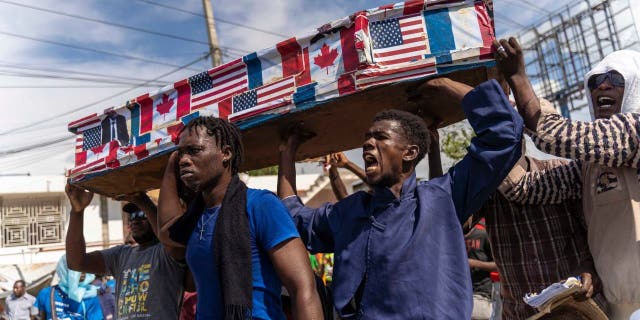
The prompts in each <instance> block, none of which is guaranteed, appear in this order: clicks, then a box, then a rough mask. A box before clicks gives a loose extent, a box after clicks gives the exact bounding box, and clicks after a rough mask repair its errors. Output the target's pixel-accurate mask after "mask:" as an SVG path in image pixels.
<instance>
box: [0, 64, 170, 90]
mask: <svg viewBox="0 0 640 320" xmlns="http://www.w3.org/2000/svg"><path fill="white" fill-rule="evenodd" d="M0 67H5V68H10V69H24V70H34V71H49V72H59V73H64V74H81V75H86V76H95V77H103V78H108V79H120V80H132V81H148V80H149V79H143V78H135V77H126V76H117V75H111V74H104V73H95V72H86V71H77V70H69V69H57V68H49V67H34V66H24V65H18V64H14V63H2V62H0ZM156 82H158V83H162V84H164V85H167V84H169V82H167V81H156Z"/></svg>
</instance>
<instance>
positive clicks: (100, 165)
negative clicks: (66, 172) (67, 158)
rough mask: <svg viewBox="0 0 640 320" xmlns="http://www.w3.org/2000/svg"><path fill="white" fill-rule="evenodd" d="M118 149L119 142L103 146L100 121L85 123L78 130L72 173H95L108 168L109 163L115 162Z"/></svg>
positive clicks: (115, 141)
mask: <svg viewBox="0 0 640 320" xmlns="http://www.w3.org/2000/svg"><path fill="white" fill-rule="evenodd" d="M118 147H119V143H118V141H117V140H114V141H111V142H109V143H106V144H104V145H103V144H102V126H101V125H100V119H95V120H93V121H90V122H88V123H85V124H84V125H83V126H82V127H80V128H78V136H77V137H76V153H75V156H76V157H75V168H73V170H71V171H70V173H71V174H76V173H79V172H82V171H86V172H95V171H99V170H103V169H105V168H107V166H108V165H109V164H108V163H107V162H108V161H113V160H115V155H116V154H117V148H118Z"/></svg>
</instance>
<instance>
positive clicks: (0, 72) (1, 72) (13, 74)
mask: <svg viewBox="0 0 640 320" xmlns="http://www.w3.org/2000/svg"><path fill="white" fill-rule="evenodd" d="M0 75H4V76H9V77H23V78H41V79H57V80H66V81H82V82H93V83H108V84H122V85H128V86H137V85H141V84H140V83H139V82H131V81H122V80H109V79H96V78H83V77H69V76H62V75H54V74H38V73H19V72H6V71H5V70H2V69H0ZM148 85H150V86H164V85H166V84H158V83H156V82H152V83H148Z"/></svg>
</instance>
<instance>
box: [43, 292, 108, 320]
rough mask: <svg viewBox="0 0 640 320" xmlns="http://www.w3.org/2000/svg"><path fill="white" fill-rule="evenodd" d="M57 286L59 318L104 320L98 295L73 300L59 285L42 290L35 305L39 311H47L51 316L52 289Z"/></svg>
mask: <svg viewBox="0 0 640 320" xmlns="http://www.w3.org/2000/svg"><path fill="white" fill-rule="evenodd" d="M52 288H55V290H56V291H55V295H54V297H55V305H56V315H57V316H58V319H59V320H76V319H78V320H82V319H86V320H102V319H103V318H102V309H100V300H99V299H98V296H95V297H91V298H86V299H83V300H82V302H77V301H74V300H71V298H69V296H68V295H67V294H66V293H64V291H62V290H61V289H60V288H58V286H53V287H47V288H44V289H42V290H40V293H38V298H37V299H36V302H35V303H34V306H35V307H36V308H38V310H39V311H45V312H46V314H47V320H49V319H52V316H51V289H52Z"/></svg>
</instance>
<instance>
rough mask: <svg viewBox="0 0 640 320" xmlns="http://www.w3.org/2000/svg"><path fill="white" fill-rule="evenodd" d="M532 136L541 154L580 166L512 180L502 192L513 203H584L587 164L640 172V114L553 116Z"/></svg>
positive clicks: (603, 187)
mask: <svg viewBox="0 0 640 320" xmlns="http://www.w3.org/2000/svg"><path fill="white" fill-rule="evenodd" d="M529 133H530V134H531V138H532V140H533V142H534V143H535V145H536V146H537V147H538V148H539V149H540V150H542V151H544V152H546V153H550V154H553V155H556V156H559V157H565V158H571V159H576V161H573V162H571V163H568V164H566V165H564V166H560V167H556V168H553V169H548V170H545V171H539V172H530V173H527V174H524V175H523V176H522V179H521V180H520V181H513V183H514V184H513V185H511V186H509V187H506V188H504V189H503V190H501V191H502V192H503V193H504V194H505V196H506V197H507V198H508V199H509V200H511V201H515V202H518V203H523V204H549V203H562V202H563V201H565V200H571V199H580V198H581V197H582V192H583V190H582V182H583V177H582V173H583V165H584V164H585V163H589V164H598V165H602V166H605V167H610V168H617V167H633V168H640V152H638V151H639V149H640V135H639V134H640V114H637V113H619V114H615V115H613V116H611V118H609V119H597V120H595V121H593V122H582V121H570V120H569V119H566V118H563V117H562V116H560V115H559V114H557V113H549V114H545V115H544V116H542V117H541V120H540V122H539V124H538V132H536V133H531V132H529ZM638 181H640V170H638ZM596 187H597V188H598V190H597V191H598V193H601V192H603V191H606V188H607V186H606V184H605V185H598V186H596Z"/></svg>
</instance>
